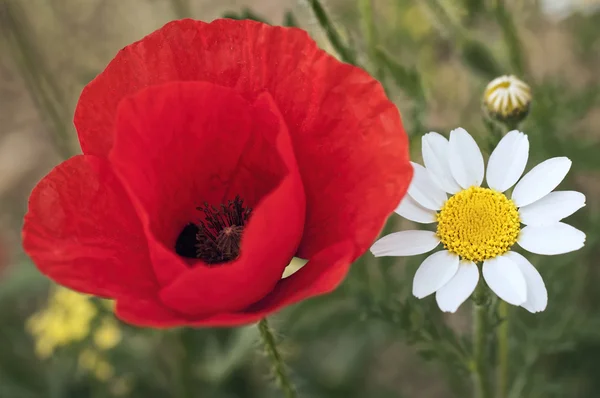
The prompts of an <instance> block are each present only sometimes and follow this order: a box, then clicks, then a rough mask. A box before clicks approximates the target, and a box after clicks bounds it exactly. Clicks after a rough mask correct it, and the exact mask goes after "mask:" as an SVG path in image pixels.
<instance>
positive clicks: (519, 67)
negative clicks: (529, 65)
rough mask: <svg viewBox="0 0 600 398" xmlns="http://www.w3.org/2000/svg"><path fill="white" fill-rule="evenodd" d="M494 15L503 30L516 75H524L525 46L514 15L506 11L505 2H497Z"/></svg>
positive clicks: (501, 0)
mask: <svg viewBox="0 0 600 398" xmlns="http://www.w3.org/2000/svg"><path fill="white" fill-rule="evenodd" d="M494 15H495V16H496V20H497V21H498V25H500V28H501V29H502V34H503V35H504V41H505V42H506V46H507V48H508V54H509V57H510V64H511V66H512V68H513V69H514V71H515V73H517V74H519V75H523V74H524V73H525V72H526V61H525V58H524V57H523V45H522V43H521V40H520V38H519V33H518V32H517V28H516V26H515V21H514V19H513V16H512V14H511V13H510V12H509V11H508V10H507V9H506V7H505V5H504V1H503V0H496V6H495V7H494Z"/></svg>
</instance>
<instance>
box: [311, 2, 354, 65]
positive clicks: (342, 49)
mask: <svg viewBox="0 0 600 398" xmlns="http://www.w3.org/2000/svg"><path fill="white" fill-rule="evenodd" d="M307 2H308V5H309V6H310V8H311V9H312V11H313V13H314V14H315V17H316V18H317V21H318V22H319V25H321V28H323V30H324V31H325V34H326V35H327V38H328V39H329V41H330V42H331V45H332V46H333V48H334V49H335V51H336V52H337V53H338V54H339V55H340V58H341V59H342V61H344V62H346V63H349V64H352V65H357V62H356V55H355V54H354V51H352V49H351V48H350V47H348V46H347V45H346V44H344V42H343V40H342V38H341V36H340V34H339V33H338V31H337V29H336V28H335V27H334V26H333V23H332V21H331V19H329V16H328V15H327V12H326V11H325V9H324V8H323V6H322V5H321V3H320V2H319V0H307Z"/></svg>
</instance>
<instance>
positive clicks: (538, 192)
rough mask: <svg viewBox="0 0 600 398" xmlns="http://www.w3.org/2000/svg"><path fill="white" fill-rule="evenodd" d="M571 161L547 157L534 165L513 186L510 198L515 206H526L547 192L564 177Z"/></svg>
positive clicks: (564, 158)
mask: <svg viewBox="0 0 600 398" xmlns="http://www.w3.org/2000/svg"><path fill="white" fill-rule="evenodd" d="M570 168H571V161H570V160H569V158H566V157H558V158H552V159H548V160H546V161H543V162H542V163H540V164H538V165H537V166H535V167H534V168H533V169H531V170H530V171H529V173H527V174H525V176H524V177H523V178H522V179H521V181H519V183H518V184H517V185H516V186H515V189H514V190H513V193H512V200H513V201H514V202H515V204H516V205H517V207H522V206H527V205H528V204H531V203H533V202H535V201H536V200H538V199H541V198H543V197H544V196H546V195H547V194H549V193H550V192H551V191H552V190H553V189H554V188H556V187H557V186H558V184H560V183H561V181H562V180H563V179H564V178H565V176H566V175H567V173H568V172H569V169H570Z"/></svg>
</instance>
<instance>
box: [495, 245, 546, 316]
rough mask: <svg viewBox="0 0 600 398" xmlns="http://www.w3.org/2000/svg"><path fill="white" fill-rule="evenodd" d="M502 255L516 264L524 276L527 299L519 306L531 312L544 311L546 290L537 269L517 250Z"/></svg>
mask: <svg viewBox="0 0 600 398" xmlns="http://www.w3.org/2000/svg"><path fill="white" fill-rule="evenodd" d="M504 257H508V258H509V259H510V260H511V261H512V262H513V263H515V264H517V265H518V266H519V268H520V269H521V272H522V273H523V277H524V278H525V283H526V284H527V300H526V301H525V302H524V303H523V304H521V307H523V308H525V309H526V310H527V311H529V312H533V313H536V312H541V311H544V310H545V309H546V306H547V305H548V291H547V290H546V285H545V284H544V280H543V279H542V276H541V275H540V273H539V272H538V270H537V269H535V267H534V266H533V264H531V263H530V262H529V260H527V259H526V258H525V257H523V256H522V255H521V254H519V253H517V252H513V251H509V252H507V253H506V254H505V255H504Z"/></svg>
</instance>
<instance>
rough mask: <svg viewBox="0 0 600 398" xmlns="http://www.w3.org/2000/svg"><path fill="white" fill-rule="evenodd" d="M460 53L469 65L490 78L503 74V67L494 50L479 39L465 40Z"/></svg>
mask: <svg viewBox="0 0 600 398" xmlns="http://www.w3.org/2000/svg"><path fill="white" fill-rule="evenodd" d="M460 55H461V58H462V60H463V62H464V63H465V64H466V65H467V66H469V67H470V68H471V69H472V70H473V71H474V72H476V73H478V74H479V75H481V76H482V77H485V78H486V79H488V80H492V79H494V78H496V77H498V76H500V75H502V69H501V68H500V66H499V64H498V62H497V61H496V59H495V57H494V55H493V54H492V52H491V51H490V50H489V49H488V48H487V47H486V46H485V45H483V43H481V42H479V41H477V40H474V39H465V40H463V42H462V44H461V46H460Z"/></svg>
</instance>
